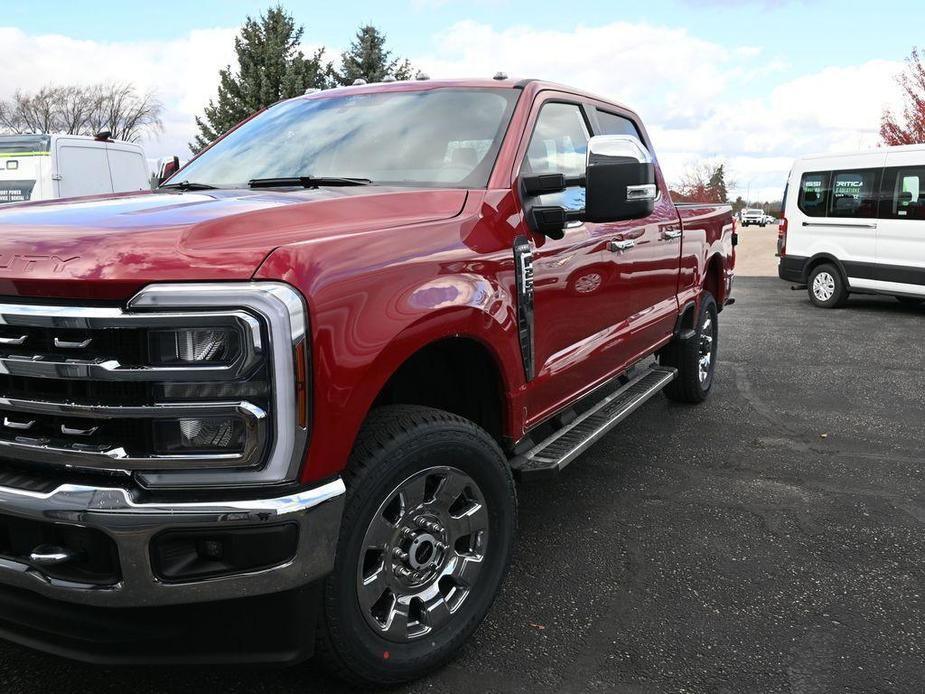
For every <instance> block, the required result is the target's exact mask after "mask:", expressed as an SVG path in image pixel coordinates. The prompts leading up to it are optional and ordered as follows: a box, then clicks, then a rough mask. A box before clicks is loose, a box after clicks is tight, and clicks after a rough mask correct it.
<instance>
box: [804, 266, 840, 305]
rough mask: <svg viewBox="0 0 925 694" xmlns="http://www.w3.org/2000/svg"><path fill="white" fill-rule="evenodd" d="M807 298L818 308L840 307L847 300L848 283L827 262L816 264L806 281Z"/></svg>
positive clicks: (835, 268)
mask: <svg viewBox="0 0 925 694" xmlns="http://www.w3.org/2000/svg"><path fill="white" fill-rule="evenodd" d="M806 291H807V293H808V294H809V300H810V301H811V302H812V303H813V304H814V305H816V306H818V307H819V308H840V307H842V306H844V305H845V302H846V301H847V300H848V284H847V283H846V282H845V278H844V277H842V274H841V272H839V270H838V268H837V267H835V266H834V265H831V264H829V263H824V264H822V265H817V266H816V267H814V268H813V269H812V271H811V272H810V273H809V279H808V281H807V283H806Z"/></svg>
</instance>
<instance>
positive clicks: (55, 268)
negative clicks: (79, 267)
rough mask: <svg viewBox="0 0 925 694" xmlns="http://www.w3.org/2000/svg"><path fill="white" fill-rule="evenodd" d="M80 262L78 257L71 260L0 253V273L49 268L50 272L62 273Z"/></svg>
mask: <svg viewBox="0 0 925 694" xmlns="http://www.w3.org/2000/svg"><path fill="white" fill-rule="evenodd" d="M78 260H80V256H79V255H75V256H73V257H71V258H68V257H62V256H59V255H19V254H6V255H4V254H2V253H0V272H4V271H5V272H34V271H35V270H37V269H46V268H50V269H51V271H52V272H55V273H57V272H64V269H65V268H66V267H67V266H68V265H69V264H71V263H73V262H76V261H78Z"/></svg>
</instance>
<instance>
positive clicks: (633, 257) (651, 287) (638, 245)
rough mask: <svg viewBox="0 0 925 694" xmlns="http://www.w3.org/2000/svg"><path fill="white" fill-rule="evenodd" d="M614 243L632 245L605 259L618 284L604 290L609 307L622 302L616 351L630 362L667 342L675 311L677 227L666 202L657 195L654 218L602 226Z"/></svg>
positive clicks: (678, 231)
mask: <svg viewBox="0 0 925 694" xmlns="http://www.w3.org/2000/svg"><path fill="white" fill-rule="evenodd" d="M604 227H605V228H606V230H607V232H608V233H609V234H610V235H611V236H612V237H613V239H614V240H616V241H622V240H632V241H634V242H635V245H634V246H633V247H631V248H629V249H627V250H625V251H621V250H616V251H615V252H612V253H611V254H610V256H611V257H610V261H611V263H613V265H614V274H615V275H616V276H618V280H617V281H614V282H612V283H611V284H610V285H609V286H608V290H607V291H608V292H609V293H610V300H611V302H617V301H624V302H628V304H629V310H628V311H627V316H626V320H627V326H626V330H624V331H622V332H623V333H625V339H624V343H623V344H622V345H621V346H620V349H621V350H624V351H625V352H626V353H627V358H632V359H636V358H638V357H639V356H644V355H645V354H647V353H649V352H651V351H652V348H653V347H654V346H655V345H657V344H659V343H660V342H662V341H664V340H665V338H667V337H669V336H670V335H671V334H672V331H673V330H674V324H675V319H676V318H677V311H678V299H677V293H678V276H679V268H680V262H681V236H680V232H681V223H680V221H679V220H678V216H677V212H676V211H675V208H674V205H673V204H672V203H671V201H670V200H668V196H666V195H662V196H661V197H660V199H659V201H658V203H656V207H655V212H654V213H653V214H652V216H651V217H649V218H648V219H645V220H631V221H627V222H618V223H616V224H607V225H604Z"/></svg>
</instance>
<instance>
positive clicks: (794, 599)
mask: <svg viewBox="0 0 925 694" xmlns="http://www.w3.org/2000/svg"><path fill="white" fill-rule="evenodd" d="M749 231H751V229H750V230H749ZM735 294H736V296H737V298H738V303H737V304H736V305H735V306H733V307H731V308H729V309H728V310H727V311H726V312H724V313H723V315H722V317H721V320H720V324H721V329H722V333H721V342H720V344H721V348H720V349H721V352H720V355H721V356H720V364H719V370H718V374H717V379H716V384H715V391H714V393H713V395H712V397H711V399H710V400H709V401H708V402H707V403H705V404H704V405H701V406H697V407H688V406H679V405H673V404H669V403H668V402H667V401H666V400H664V399H663V398H656V399H654V400H652V401H651V402H650V403H648V404H647V405H645V406H644V407H643V408H641V409H640V410H639V412H637V413H636V414H635V415H634V417H633V418H631V419H630V420H628V421H627V422H625V423H624V424H623V425H622V426H620V427H619V428H618V429H616V430H615V431H614V432H613V433H612V434H610V435H609V436H608V437H606V438H605V439H604V440H603V441H601V442H600V443H599V444H598V445H597V446H596V447H595V448H593V449H592V450H591V451H589V452H588V453H586V454H585V455H584V456H583V457H582V458H580V459H579V460H578V461H576V462H575V463H573V464H572V465H571V466H570V467H569V468H567V469H566V470H565V471H564V472H563V474H562V475H561V476H560V479H559V480H558V481H554V482H551V483H546V484H533V485H528V486H522V487H521V490H520V498H521V511H520V538H519V541H518V545H517V549H516V554H515V556H514V563H513V567H512V570H511V573H510V575H509V578H508V580H507V582H506V584H505V587H504V590H503V592H502V594H501V596H500V597H499V599H498V601H497V603H496V604H495V607H494V609H493V610H492V612H491V614H490V616H489V618H488V620H487V621H486V622H485V624H484V625H483V627H482V628H481V629H480V630H479V631H478V633H477V634H476V636H475V638H474V639H472V641H471V642H470V643H469V644H468V645H467V646H466V647H465V648H464V649H463V650H462V652H461V653H460V657H459V659H458V660H457V661H456V662H455V663H454V664H452V665H451V666H449V667H447V668H445V669H444V670H442V671H440V672H438V673H436V674H435V675H433V676H432V677H430V678H428V679H427V680H425V681H423V682H420V683H417V684H415V685H414V686H412V687H410V688H409V689H407V690H405V691H408V692H485V691H491V692H555V691H567V692H584V691H601V692H604V691H620V692H834V691H839V692H855V691H856V692H876V691H883V692H921V691H923V689H925V610H923V601H922V593H923V590H925V585H923V574H925V569H923V566H925V535H923V532H922V531H923V525H925V471H923V468H922V462H921V461H922V450H923V447H925V431H923V427H922V420H923V412H925V389H923V387H922V385H923V374H922V368H921V365H922V364H923V363H925V308H921V309H918V308H909V307H906V306H901V305H900V304H898V303H897V302H895V301H894V300H892V299H889V298H879V297H877V298H866V297H861V298H853V299H852V301H851V302H850V305H849V307H848V308H846V309H844V310H840V311H824V310H820V309H816V308H813V307H811V306H810V304H809V302H808V300H807V298H806V294H805V292H792V291H790V289H789V287H788V285H787V284H786V283H784V282H781V281H779V280H772V279H740V280H739V281H738V283H737V287H736V291H735ZM0 690H2V691H3V692H4V693H6V694H13V693H15V692H43V693H46V694H47V693H52V692H67V693H68V694H77V693H79V692H88V693H89V692H93V693H94V694H102V693H104V692H119V693H130V694H145V693H148V692H188V691H195V692H221V693H222V694H236V693H246V694H258V693H262V692H273V693H274V694H281V693H284V692H300V693H301V692H334V691H341V690H342V689H341V688H340V687H339V685H338V684H337V683H336V682H332V681H331V680H330V679H328V678H326V677H325V676H324V675H323V674H322V673H321V672H320V671H319V670H318V669H317V668H316V667H314V666H312V665H310V664H309V665H306V666H303V667H300V668H296V669H292V670H284V671H277V670H253V669H240V668H212V669H172V670H171V669H163V670H154V669H150V668H118V669H104V668H97V667H90V666H86V665H80V664H74V663H70V662H68V661H65V660H61V659H58V658H53V657H49V656H45V655H41V654H38V653H33V652H31V651H28V650H26V649H23V648H19V647H16V646H13V645H8V644H0Z"/></svg>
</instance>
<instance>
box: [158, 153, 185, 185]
mask: <svg viewBox="0 0 925 694" xmlns="http://www.w3.org/2000/svg"><path fill="white" fill-rule="evenodd" d="M179 170H180V157H178V156H176V155H174V156H172V157H165V158H164V159H161V162H160V165H159V166H158V169H157V185H161V184H162V183H163V182H164V181H166V180H167V179H168V178H170V177H171V176H173V175H174V174H175V173H177V171H179Z"/></svg>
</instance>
